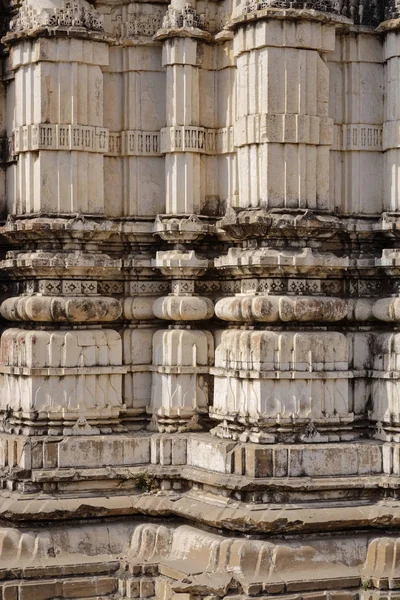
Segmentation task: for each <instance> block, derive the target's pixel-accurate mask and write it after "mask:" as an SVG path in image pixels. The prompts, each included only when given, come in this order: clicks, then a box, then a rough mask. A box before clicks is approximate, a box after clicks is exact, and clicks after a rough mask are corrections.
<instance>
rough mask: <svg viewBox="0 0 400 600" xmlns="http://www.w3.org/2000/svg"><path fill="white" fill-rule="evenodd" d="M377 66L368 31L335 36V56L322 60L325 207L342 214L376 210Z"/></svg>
mask: <svg viewBox="0 0 400 600" xmlns="http://www.w3.org/2000/svg"><path fill="white" fill-rule="evenodd" d="M382 63H383V56H382V42H381V40H380V38H379V37H378V36H377V35H376V34H375V33H374V31H373V30H371V31H370V33H368V32H367V31H366V30H365V32H364V33H362V34H361V33H360V35H358V36H357V37H354V36H352V35H337V37H336V51H335V53H334V54H331V55H328V63H327V64H328V67H329V74H330V102H329V105H330V111H331V113H330V116H331V117H332V118H333V119H334V127H333V133H334V135H333V144H332V148H331V150H330V195H331V206H336V207H337V208H338V209H340V211H341V212H343V213H347V214H352V215H355V214H363V215H378V214H380V212H381V211H382V189H383V154H382V127H383V126H382V124H383V93H384V81H383V79H384V67H383V64H382ZM344 98H345V101H344Z"/></svg>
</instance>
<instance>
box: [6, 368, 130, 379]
mask: <svg viewBox="0 0 400 600" xmlns="http://www.w3.org/2000/svg"><path fill="white" fill-rule="evenodd" d="M127 372H128V368H127V367H125V366H120V367H118V366H116V367H113V366H106V367H60V368H57V367H48V368H45V367H43V368H30V367H13V366H4V365H0V373H3V374H6V375H25V376H26V377H68V376H72V375H90V376H94V375H110V374H113V375H124V374H125V373H127Z"/></svg>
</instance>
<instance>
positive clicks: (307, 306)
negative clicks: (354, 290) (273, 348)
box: [215, 295, 347, 323]
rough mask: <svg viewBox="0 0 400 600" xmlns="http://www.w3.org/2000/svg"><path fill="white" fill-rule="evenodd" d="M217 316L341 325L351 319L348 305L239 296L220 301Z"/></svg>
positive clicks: (310, 299)
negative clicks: (343, 320) (345, 319)
mask: <svg viewBox="0 0 400 600" xmlns="http://www.w3.org/2000/svg"><path fill="white" fill-rule="evenodd" d="M215 314H216V315H217V317H218V318H220V319H223V320H224V321H234V322H243V321H250V322H251V321H260V322H270V323H271V322H275V321H285V322H288V321H341V320H342V319H344V318H345V317H346V315H347V303H346V301H345V300H342V299H341V298H323V297H315V296H299V297H296V296H292V297H291V296H267V295H265V296H236V297H232V298H223V299H222V300H219V301H218V302H217V304H216V306H215Z"/></svg>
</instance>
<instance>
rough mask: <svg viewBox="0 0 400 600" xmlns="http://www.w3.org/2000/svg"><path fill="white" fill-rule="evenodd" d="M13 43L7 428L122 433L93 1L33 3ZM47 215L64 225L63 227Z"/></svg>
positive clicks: (117, 263)
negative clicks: (13, 290) (104, 221)
mask: <svg viewBox="0 0 400 600" xmlns="http://www.w3.org/2000/svg"><path fill="white" fill-rule="evenodd" d="M49 32H51V33H52V35H51V36H50V35H48V33H49ZM66 33H68V35H65V34H66ZM7 40H8V43H9V44H10V45H12V52H11V61H10V64H11V68H12V69H13V70H14V72H15V82H14V92H15V99H16V100H15V111H14V143H15V153H16V155H17V159H18V163H17V168H16V181H15V186H14V190H15V196H14V206H13V209H12V212H13V213H14V214H15V215H16V217H17V221H16V223H14V222H13V221H10V222H9V223H8V224H7V226H6V228H5V232H4V234H5V235H6V236H7V238H8V241H9V243H10V245H11V247H12V248H13V250H11V251H10V252H9V253H8V254H7V256H6V257H5V260H3V261H2V263H1V266H2V269H3V271H4V272H5V273H7V274H8V276H9V277H10V278H11V279H14V280H16V281H17V282H18V289H19V293H20V295H19V296H14V297H11V298H9V299H8V300H6V301H5V302H3V304H2V306H1V314H2V316H3V317H4V318H5V319H6V320H8V321H10V322H12V323H15V326H14V327H12V328H10V329H8V330H6V332H5V333H4V335H3V336H2V338H1V373H2V385H3V390H4V394H3V396H2V400H1V410H2V412H3V414H4V415H5V418H4V422H3V427H4V429H5V430H6V431H8V432H12V433H24V434H26V435H31V434H39V435H40V434H50V435H54V434H56V435H61V434H64V435H86V434H89V435H95V434H100V433H111V432H113V431H114V432H115V431H120V430H121V426H120V417H121V413H122V412H123V401H122V375H123V374H124V373H125V371H126V368H125V367H123V365H122V341H121V336H120V335H119V333H118V332H117V331H116V330H115V329H113V328H112V326H113V324H115V323H116V322H118V321H119V319H120V317H121V315H122V306H121V303H120V301H119V299H118V298H115V297H113V296H114V293H113V292H117V294H118V289H116V288H114V289H112V287H111V286H109V285H107V280H113V279H114V280H115V279H116V280H118V279H120V268H121V260H120V259H119V258H118V257H115V256H110V255H109V254H107V253H106V252H104V251H103V248H102V247H101V241H102V240H103V239H104V235H106V236H107V235H109V234H104V227H103V228H102V227H101V226H99V225H98V224H97V223H96V222H94V221H89V220H87V219H86V218H85V216H83V214H85V215H96V216H102V215H104V179H103V166H104V162H103V161H104V153H105V152H106V151H107V149H108V130H107V129H106V128H104V121H103V73H102V68H104V67H106V66H107V65H108V43H107V42H106V41H105V39H104V34H103V19H102V17H101V16H100V15H99V14H98V13H97V12H96V10H95V9H94V8H93V7H92V6H91V5H90V4H89V3H87V2H85V0H75V1H74V2H71V3H69V2H64V1H63V0H55V1H54V2H48V3H46V2H43V3H37V4H36V3H29V2H24V3H23V4H22V6H21V8H20V11H19V13H18V15H17V17H16V19H15V21H14V25H13V29H12V31H11V32H10V34H9V35H8V37H7ZM77 213H79V215H78V216H77ZM20 215H21V216H23V217H25V219H23V220H22V221H18V217H19V216H20ZM38 215H39V216H41V215H45V217H46V218H48V217H49V216H50V215H53V216H57V217H59V218H58V220H56V221H55V222H56V223H57V225H55V222H51V225H50V222H49V221H48V220H46V218H44V217H43V218H39V219H37V218H34V217H37V216H38ZM27 217H32V218H30V219H29V218H27ZM105 229H107V227H106V228H105ZM21 240H22V243H21ZM120 292H123V290H120Z"/></svg>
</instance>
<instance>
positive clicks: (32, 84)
mask: <svg viewBox="0 0 400 600" xmlns="http://www.w3.org/2000/svg"><path fill="white" fill-rule="evenodd" d="M69 6H70V8H68V7H66V5H65V3H64V2H62V1H61V0H60V1H59V2H53V3H50V4H49V8H46V7H45V8H42V9H41V6H40V3H39V6H38V7H37V8H36V5H35V4H32V5H30V4H29V3H27V2H26V3H25V4H23V6H22V8H21V10H20V13H19V16H18V18H17V20H16V22H15V26H14V33H12V34H10V35H9V36H8V40H9V42H10V43H12V44H13V51H12V53H11V69H13V70H14V71H15V112H14V144H15V153H16V154H17V155H18V169H17V173H16V181H15V199H14V202H15V206H14V207H13V212H14V213H15V214H24V215H26V214H46V215H49V214H71V213H72V214H73V213H85V214H95V215H102V214H104V185H103V178H102V177H99V173H102V172H103V156H104V153H105V152H106V151H107V149H108V131H107V129H105V128H104V126H103V125H104V124H103V74H102V70H101V68H102V67H104V66H106V65H107V64H108V44H106V43H105V42H104V40H102V39H101V34H100V32H101V31H102V28H103V25H102V19H101V17H100V15H98V14H97V13H96V11H95V10H94V9H93V7H92V6H90V5H89V4H88V3H87V2H85V1H84V0H82V2H81V3H80V2H75V3H70V4H69ZM70 22H71V23H72V22H73V23H74V24H75V26H76V27H77V28H79V27H81V28H82V30H83V31H85V36H86V37H85V36H84V39H79V37H78V39H77V38H76V37H74V36H68V37H61V36H55V37H51V38H50V37H43V36H39V37H38V35H39V33H40V32H41V31H43V30H44V29H45V27H50V28H51V27H53V28H55V29H56V28H63V27H68V25H69V23H70ZM86 25H87V27H86ZM27 32H29V35H26V33H27Z"/></svg>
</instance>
